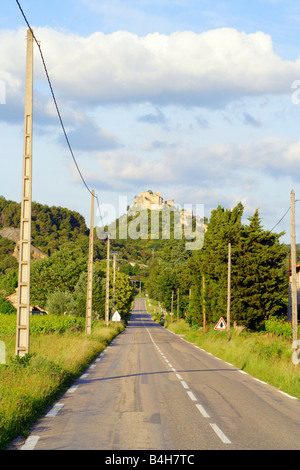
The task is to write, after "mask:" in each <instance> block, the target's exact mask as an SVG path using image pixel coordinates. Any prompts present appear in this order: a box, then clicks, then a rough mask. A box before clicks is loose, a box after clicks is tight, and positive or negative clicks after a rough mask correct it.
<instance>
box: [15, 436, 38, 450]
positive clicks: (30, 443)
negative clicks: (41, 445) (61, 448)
mask: <svg viewBox="0 0 300 470" xmlns="http://www.w3.org/2000/svg"><path fill="white" fill-rule="evenodd" d="M39 438H40V436H29V437H28V438H27V439H26V442H25V444H24V445H23V446H22V447H21V449H20V450H33V449H34V448H35V446H36V444H37V442H38V440H39Z"/></svg>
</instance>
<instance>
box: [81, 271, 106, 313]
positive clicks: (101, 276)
mask: <svg viewBox="0 0 300 470" xmlns="http://www.w3.org/2000/svg"><path fill="white" fill-rule="evenodd" d="M87 277H88V276H87V271H83V272H82V273H81V274H80V277H79V279H78V282H77V284H76V286H75V289H74V293H73V299H74V302H75V312H76V315H78V316H80V317H84V316H85V315H86V295H87ZM92 313H93V316H94V317H96V318H98V319H99V318H101V319H104V314H105V273H104V272H103V271H102V270H101V269H99V268H98V267H97V266H94V270H93V295H92Z"/></svg>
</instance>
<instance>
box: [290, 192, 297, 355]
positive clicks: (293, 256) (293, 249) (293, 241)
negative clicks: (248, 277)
mask: <svg viewBox="0 0 300 470" xmlns="http://www.w3.org/2000/svg"><path fill="white" fill-rule="evenodd" d="M291 275H292V286H291V289H292V327H293V344H292V347H293V349H294V350H297V348H298V311H297V273H296V231H295V192H294V190H293V189H292V191H291Z"/></svg>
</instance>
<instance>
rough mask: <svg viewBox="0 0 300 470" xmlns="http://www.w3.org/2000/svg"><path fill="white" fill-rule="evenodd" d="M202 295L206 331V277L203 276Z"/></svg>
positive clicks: (204, 328) (204, 329) (204, 330)
mask: <svg viewBox="0 0 300 470" xmlns="http://www.w3.org/2000/svg"><path fill="white" fill-rule="evenodd" d="M202 295H203V330H202V331H203V333H206V313H205V277H204V276H202Z"/></svg>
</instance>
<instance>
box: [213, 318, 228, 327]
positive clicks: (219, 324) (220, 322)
mask: <svg viewBox="0 0 300 470" xmlns="http://www.w3.org/2000/svg"><path fill="white" fill-rule="evenodd" d="M226 328H227V327H226V323H225V320H224V318H223V317H221V318H220V320H219V321H218V323H217V324H216V326H215V327H214V330H226Z"/></svg>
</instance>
